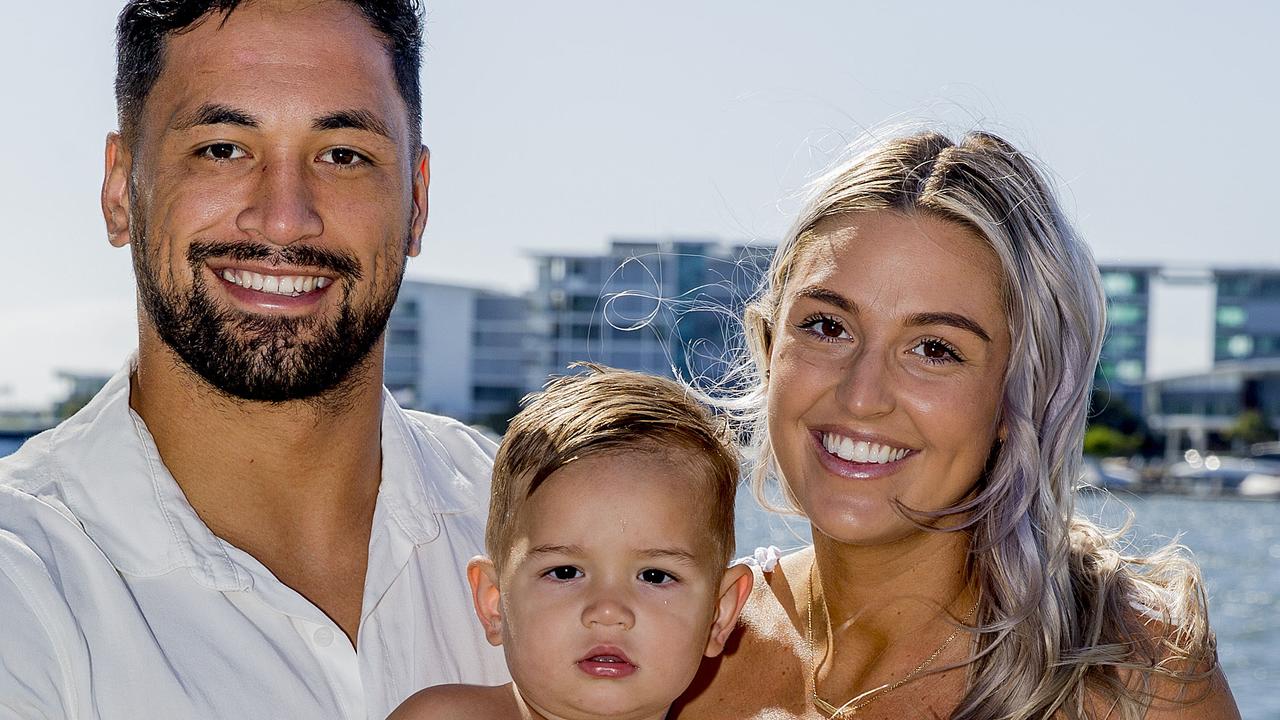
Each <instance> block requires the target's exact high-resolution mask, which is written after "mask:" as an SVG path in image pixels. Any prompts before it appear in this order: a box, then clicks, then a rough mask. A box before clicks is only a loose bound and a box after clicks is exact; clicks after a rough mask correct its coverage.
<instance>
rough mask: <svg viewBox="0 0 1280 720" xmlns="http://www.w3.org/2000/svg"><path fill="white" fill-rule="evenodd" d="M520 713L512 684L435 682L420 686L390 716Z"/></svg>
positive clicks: (423, 718) (462, 719) (431, 719)
mask: <svg viewBox="0 0 1280 720" xmlns="http://www.w3.org/2000/svg"><path fill="white" fill-rule="evenodd" d="M517 717H519V714H518V712H516V707H515V702H514V700H513V696H512V694H511V684H510V683H508V684H506V685H497V686H493V687H488V686H484V685H436V686H434V687H429V688H426V689H425V690H419V691H418V692H416V693H414V694H413V695H411V696H410V697H409V699H408V700H405V701H404V702H403V703H401V704H400V707H398V708H396V710H395V712H393V713H391V715H390V716H389V717H388V718H387V720H473V719H474V720H504V719H505V718H517Z"/></svg>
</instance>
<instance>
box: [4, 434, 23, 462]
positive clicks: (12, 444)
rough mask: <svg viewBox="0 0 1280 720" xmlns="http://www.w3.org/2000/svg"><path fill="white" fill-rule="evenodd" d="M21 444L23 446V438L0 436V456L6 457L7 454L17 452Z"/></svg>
mask: <svg viewBox="0 0 1280 720" xmlns="http://www.w3.org/2000/svg"><path fill="white" fill-rule="evenodd" d="M21 446H22V441H21V440H16V439H14V438H8V437H0V457H4V456H5V455H9V454H11V453H13V452H15V451H16V450H17V449H18V448H19V447H21Z"/></svg>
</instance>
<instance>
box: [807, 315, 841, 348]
mask: <svg viewBox="0 0 1280 720" xmlns="http://www.w3.org/2000/svg"><path fill="white" fill-rule="evenodd" d="M798 327H799V328H800V329H801V330H804V331H805V332H807V333H809V334H811V335H813V336H814V337H816V338H818V339H819V340H823V341H826V342H834V341H836V340H843V339H846V338H848V337H849V333H848V332H846V331H845V329H844V325H843V324H842V323H841V322H840V321H839V320H836V319H835V318H833V317H829V316H827V315H817V316H814V317H811V318H808V319H807V320H805V321H804V322H802V323H800V325H799V326H798Z"/></svg>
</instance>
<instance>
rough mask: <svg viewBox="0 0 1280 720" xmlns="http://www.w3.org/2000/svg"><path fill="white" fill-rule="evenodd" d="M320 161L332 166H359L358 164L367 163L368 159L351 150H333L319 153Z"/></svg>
mask: <svg viewBox="0 0 1280 720" xmlns="http://www.w3.org/2000/svg"><path fill="white" fill-rule="evenodd" d="M320 159H321V161H323V162H327V163H333V164H334V165H359V164H360V163H365V162H369V160H368V158H366V157H365V156H363V155H361V154H360V153H358V152H356V151H355V150H352V149H351V148H342V147H340V148H333V149H332V150H325V151H324V152H323V153H320Z"/></svg>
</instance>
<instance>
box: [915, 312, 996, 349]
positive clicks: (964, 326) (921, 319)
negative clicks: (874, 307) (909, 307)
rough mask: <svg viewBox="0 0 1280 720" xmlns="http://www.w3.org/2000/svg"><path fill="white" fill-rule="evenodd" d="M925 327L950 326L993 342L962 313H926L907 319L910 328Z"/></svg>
mask: <svg viewBox="0 0 1280 720" xmlns="http://www.w3.org/2000/svg"><path fill="white" fill-rule="evenodd" d="M924 325H948V326H950V327H953V328H959V329H961V330H967V331H969V332H971V333H973V334H974V335H977V336H978V337H979V338H981V339H982V340H983V341H984V342H991V336H990V335H988V334H987V331H986V330H983V329H982V326H981V325H979V324H978V323H976V322H974V321H973V320H970V319H969V318H967V317H965V316H964V315H961V314H960V313H951V312H926V313H915V314H914V315H911V316H909V317H908V318H907V326H908V327H921V326H924Z"/></svg>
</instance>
